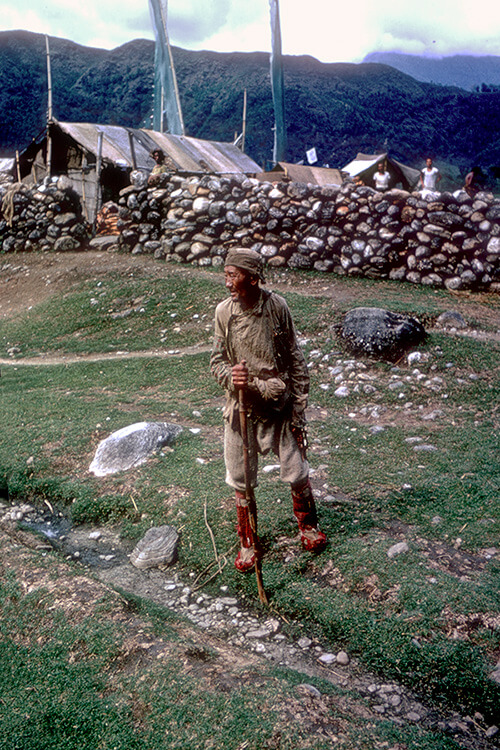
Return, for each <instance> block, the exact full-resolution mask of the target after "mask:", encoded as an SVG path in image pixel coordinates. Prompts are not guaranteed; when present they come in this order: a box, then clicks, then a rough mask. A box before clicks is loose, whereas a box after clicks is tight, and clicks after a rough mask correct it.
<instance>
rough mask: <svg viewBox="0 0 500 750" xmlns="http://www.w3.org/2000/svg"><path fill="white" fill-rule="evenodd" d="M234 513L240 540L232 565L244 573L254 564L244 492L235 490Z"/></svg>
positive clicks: (253, 551)
mask: <svg viewBox="0 0 500 750" xmlns="http://www.w3.org/2000/svg"><path fill="white" fill-rule="evenodd" d="M236 514H237V518H238V526H237V527H236V531H237V533H238V536H239V538H240V541H241V549H240V551H239V552H238V556H237V557H236V560H235V561H234V566H235V568H236V569H237V570H239V571H240V573H246V572H247V570H251V569H252V568H253V567H254V566H255V550H254V548H253V545H252V531H251V528H250V517H249V514H248V506H247V504H246V496H245V493H244V492H239V490H236Z"/></svg>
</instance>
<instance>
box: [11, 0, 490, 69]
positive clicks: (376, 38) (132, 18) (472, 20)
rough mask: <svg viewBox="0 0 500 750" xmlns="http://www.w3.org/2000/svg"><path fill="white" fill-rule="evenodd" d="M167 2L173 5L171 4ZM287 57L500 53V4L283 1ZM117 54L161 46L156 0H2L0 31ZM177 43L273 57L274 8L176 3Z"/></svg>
mask: <svg viewBox="0 0 500 750" xmlns="http://www.w3.org/2000/svg"><path fill="white" fill-rule="evenodd" d="M164 2H166V0H164ZM280 14H281V32H282V48H283V53H284V54H288V55H311V56H313V57H316V58H317V59H319V60H321V61H322V62H360V61H361V60H362V59H363V58H364V57H365V55H367V54H368V53H370V52H374V51H379V52H380V51H398V52H406V53H408V54H416V55H428V56H434V57H443V56H445V55H452V54H473V55H486V54H490V55H500V2H498V0H473V1H471V0H439V1H438V2H437V1H436V0H419V2H416V3H403V2H401V1H400V0H355V2H349V0H280ZM13 29H24V30H26V31H35V32H39V33H43V34H49V35H50V36H55V37H60V38H64V39H71V40H72V41H74V42H77V43H78V44H83V45H85V46H90V47H101V48H105V49H113V48H114V47H118V46H120V45H121V44H124V43H125V42H129V41H131V40H133V39H138V38H143V39H144V38H146V39H153V38H154V35H153V30H152V26H151V20H150V15H149V5H148V0H84V2H79V3H75V2H74V0H15V2H14V0H7V1H6V0H0V30H2V31H7V30H13ZM168 31H169V36H170V41H171V43H172V44H173V45H177V46H179V47H184V48H185V49H198V50H201V49H204V50H207V49H208V50H215V51H218V52H233V51H240V52H253V51H256V50H260V51H269V50H270V45H271V35H270V22H269V2H268V0H168Z"/></svg>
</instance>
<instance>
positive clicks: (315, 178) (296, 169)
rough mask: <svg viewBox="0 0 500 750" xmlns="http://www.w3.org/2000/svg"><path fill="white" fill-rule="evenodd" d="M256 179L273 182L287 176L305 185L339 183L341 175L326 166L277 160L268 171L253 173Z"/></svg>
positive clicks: (325, 185)
mask: <svg viewBox="0 0 500 750" xmlns="http://www.w3.org/2000/svg"><path fill="white" fill-rule="evenodd" d="M255 176H256V177H257V179H258V180H261V181H263V180H265V181H267V182H274V181H276V180H280V179H283V177H288V178H289V179H290V180H292V181H293V182H303V183H305V184H307V185H320V186H321V187H327V186H328V185H341V184H342V175H341V174H340V171H339V170H338V169H329V168H327V167H310V166H307V165H306V164H289V163H288V162H284V161H279V162H278V163H277V164H276V166H275V167H273V169H272V170H271V171H270V172H261V173H260V174H257V175H255Z"/></svg>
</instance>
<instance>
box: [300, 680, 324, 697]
mask: <svg viewBox="0 0 500 750" xmlns="http://www.w3.org/2000/svg"><path fill="white" fill-rule="evenodd" d="M297 689H298V690H301V691H303V692H304V693H309V695H312V696H313V698H321V693H320V692H319V690H318V688H315V687H314V685H309V683H308V682H303V683H301V684H300V685H297Z"/></svg>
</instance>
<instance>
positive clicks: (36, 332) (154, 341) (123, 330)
mask: <svg viewBox="0 0 500 750" xmlns="http://www.w3.org/2000/svg"><path fill="white" fill-rule="evenodd" d="M223 296H224V294H223V291H222V290H221V287H220V285H216V284H214V283H213V282H210V281H203V280H201V279H200V280H197V279H193V280H191V281H189V282H186V281H185V280H180V281H179V280H178V279H177V278H176V277H174V278H173V279H168V280H162V279H147V280H137V279H133V280H130V281H123V280H121V281H116V280H108V281H98V282H90V281H88V282H85V283H83V284H80V285H79V286H78V287H77V288H76V289H75V290H74V291H71V292H68V293H67V294H65V295H64V296H62V297H52V298H50V299H48V300H47V301H45V302H43V303H41V304H39V305H36V306H34V307H33V308H32V309H31V310H29V311H28V312H26V313H23V314H20V315H18V316H17V317H15V318H14V319H11V320H9V321H7V322H4V323H2V325H1V326H0V346H2V348H3V349H4V351H6V350H7V349H8V348H9V347H11V346H19V344H20V343H21V354H22V355H23V356H28V355H33V354H37V353H39V352H45V353H47V352H61V351H64V352H66V353H75V354H79V353H82V352H85V353H89V352H116V351H119V350H129V349H130V350H146V349H154V348H169V347H174V346H175V347H177V346H191V345H193V344H199V343H207V342H208V341H209V340H210V335H209V332H210V331H211V323H212V315H211V314H209V312H208V311H209V310H210V309H211V308H212V307H213V306H214V305H215V304H216V302H217V301H219V300H220V299H221V298H222V297H223ZM198 300H203V302H204V304H205V303H206V305H207V311H206V312H202V313H201V314H200V313H199V308H198V304H197V301H198ZM167 341H168V344H167V343H166V342H167Z"/></svg>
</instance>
